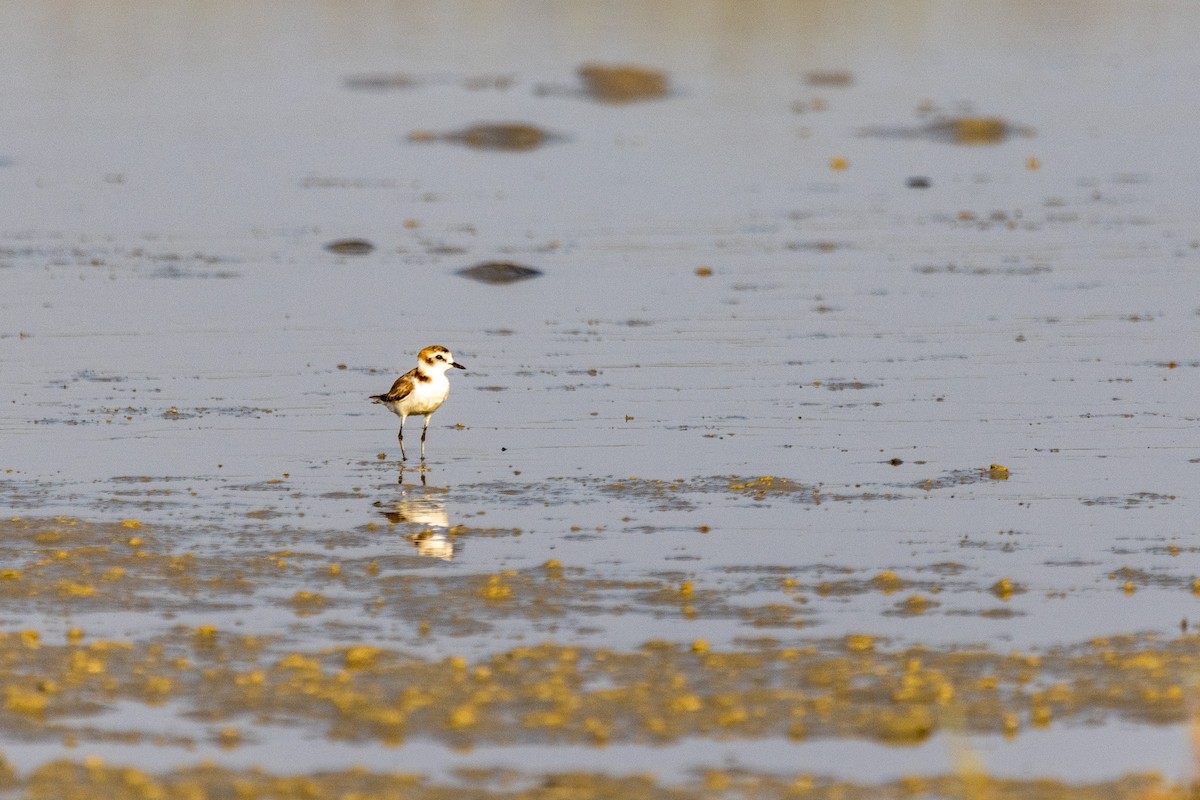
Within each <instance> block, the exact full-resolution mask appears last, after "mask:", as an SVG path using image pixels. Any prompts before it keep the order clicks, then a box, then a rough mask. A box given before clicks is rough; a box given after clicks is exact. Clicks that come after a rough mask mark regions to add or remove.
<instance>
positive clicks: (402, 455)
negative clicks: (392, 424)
mask: <svg viewBox="0 0 1200 800" xmlns="http://www.w3.org/2000/svg"><path fill="white" fill-rule="evenodd" d="M396 438H397V439H399V440H400V460H401V461H408V454H407V453H405V452H404V417H401V418H400V433H399V434H397V436H396Z"/></svg>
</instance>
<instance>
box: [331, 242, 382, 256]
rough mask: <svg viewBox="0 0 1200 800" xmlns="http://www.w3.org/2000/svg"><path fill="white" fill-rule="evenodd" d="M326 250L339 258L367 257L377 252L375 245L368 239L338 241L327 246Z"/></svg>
mask: <svg viewBox="0 0 1200 800" xmlns="http://www.w3.org/2000/svg"><path fill="white" fill-rule="evenodd" d="M325 249H326V250H328V251H329V252H331V253H333V254H334V255H339V256H365V255H366V254H367V253H370V252H373V251H374V250H375V245H373V244H371V243H370V242H368V241H367V240H366V239H338V240H336V241H333V242H330V243H329V244H327V245H325Z"/></svg>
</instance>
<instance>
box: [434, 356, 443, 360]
mask: <svg viewBox="0 0 1200 800" xmlns="http://www.w3.org/2000/svg"><path fill="white" fill-rule="evenodd" d="M434 358H436V359H437V360H438V361H445V360H446V359H444V358H442V357H441V356H434Z"/></svg>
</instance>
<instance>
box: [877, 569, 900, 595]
mask: <svg viewBox="0 0 1200 800" xmlns="http://www.w3.org/2000/svg"><path fill="white" fill-rule="evenodd" d="M871 586H872V587H873V588H875V589H877V590H879V591H881V592H883V593H884V594H891V593H893V592H898V591H900V590H901V589H903V588H904V581H902V580H901V579H900V576H899V575H897V574H896V573H894V572H881V573H879V574H878V575H876V576H875V577H873V578H871Z"/></svg>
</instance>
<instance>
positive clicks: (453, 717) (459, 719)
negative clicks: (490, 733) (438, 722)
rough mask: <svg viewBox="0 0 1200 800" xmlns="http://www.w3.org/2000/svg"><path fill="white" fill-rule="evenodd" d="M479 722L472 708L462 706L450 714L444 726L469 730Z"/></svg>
mask: <svg viewBox="0 0 1200 800" xmlns="http://www.w3.org/2000/svg"><path fill="white" fill-rule="evenodd" d="M478 721H479V715H478V714H477V713H476V711H475V708H474V706H470V705H463V706H459V707H458V708H456V709H454V711H452V712H450V716H449V717H448V718H447V719H446V724H447V725H449V726H450V727H451V728H469V727H471V726H472V725H474V724H475V723H476V722H478Z"/></svg>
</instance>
